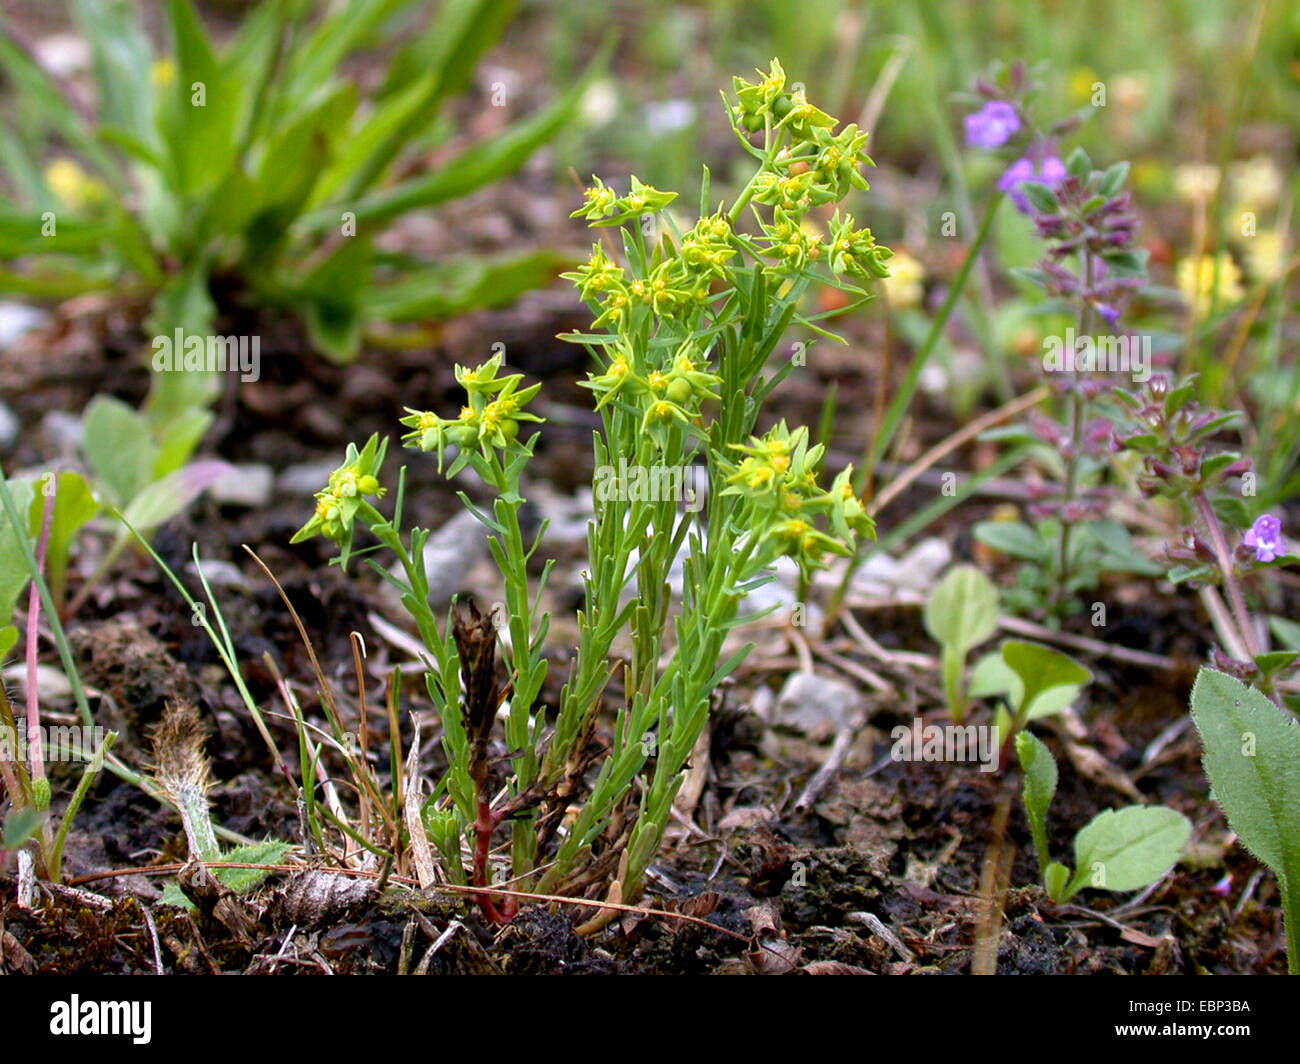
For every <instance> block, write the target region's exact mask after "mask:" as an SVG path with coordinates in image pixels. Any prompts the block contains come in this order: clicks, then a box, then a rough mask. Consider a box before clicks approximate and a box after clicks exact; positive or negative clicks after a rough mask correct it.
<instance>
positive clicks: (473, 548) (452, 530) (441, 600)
mask: <svg viewBox="0 0 1300 1064" xmlns="http://www.w3.org/2000/svg"><path fill="white" fill-rule="evenodd" d="M489 535H491V533H490V532H489V531H488V530H487V529H486V528H484V527H483V525H482V524H480V523H479V520H478V518H476V517H475V516H474V515H473V514H472V513H470V512H469V511H468V510H462V511H460V512H459V513H458V514H457V515H456V516H455V517H453V518H452V519H451V520H450V521H448V522H447V523H446V524H445V525H443V526H442V527H441V528H439V529H438V530H437V531H436V532H434V533H433V535H431V536H430V537H429V541H428V542H427V543H425V545H424V570H425V572H426V573H427V574H428V577H429V604H430V605H431V606H433V607H435V608H437V607H441V606H446V605H447V603H449V602H450V601H451V599H452V596H453V595H455V594H456V592H457V591H459V590H460V589H461V585H462V584H463V582H464V580H465V574H466V573H468V572H469V571H470V569H472V568H473V567H474V566H475V565H477V564H478V563H479V562H480V561H482V560H483V559H484V558H486V557H487V556H488V536H489ZM393 572H394V573H395V574H396V575H398V576H401V577H402V579H405V574H403V573H402V571H401V566H400V565H398V566H394V567H393Z"/></svg>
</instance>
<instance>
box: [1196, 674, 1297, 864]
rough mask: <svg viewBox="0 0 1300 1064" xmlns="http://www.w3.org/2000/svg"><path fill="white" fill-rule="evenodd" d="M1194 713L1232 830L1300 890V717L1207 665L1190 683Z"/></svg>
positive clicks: (1210, 773) (1207, 770)
mask: <svg viewBox="0 0 1300 1064" xmlns="http://www.w3.org/2000/svg"><path fill="white" fill-rule="evenodd" d="M1192 720H1193V722H1194V723H1195V724H1196V730H1197V731H1199V732H1200V733H1201V743H1202V745H1203V746H1204V748H1205V756H1204V759H1203V762H1204V765H1205V774H1206V775H1207V776H1209V778H1210V784H1211V786H1212V787H1213V788H1214V797H1215V798H1216V799H1217V800H1218V802H1219V804H1220V805H1221V806H1223V812H1224V814H1225V815H1226V816H1227V818H1228V823H1229V825H1231V827H1232V830H1233V831H1235V832H1236V833H1237V835H1238V836H1239V837H1240V838H1241V841H1242V843H1243V844H1244V845H1245V846H1246V848H1247V849H1248V850H1250V851H1251V853H1253V854H1255V856H1256V857H1258V858H1259V859H1260V860H1261V861H1263V862H1264V863H1265V864H1266V865H1268V866H1269V867H1270V868H1272V869H1273V871H1274V872H1276V873H1277V874H1278V876H1279V878H1280V879H1282V880H1284V881H1285V884H1284V889H1285V885H1286V884H1290V885H1293V886H1294V889H1300V722H1298V721H1297V720H1296V718H1295V717H1293V716H1291V715H1290V714H1288V713H1285V712H1283V711H1282V710H1281V709H1278V707H1277V706H1275V705H1274V704H1273V703H1272V702H1270V701H1269V700H1268V698H1267V697H1265V696H1264V695H1263V694H1261V693H1260V692H1259V691H1257V690H1255V689H1254V688H1253V687H1247V686H1246V685H1245V684H1244V683H1242V682H1241V681H1240V680H1238V679H1236V678H1234V677H1232V676H1228V675H1227V674H1226V673H1222V672H1218V671H1216V670H1214V669H1208V668H1204V669H1201V671H1200V673H1199V674H1198V675H1197V677H1196V684H1195V686H1193V688H1192Z"/></svg>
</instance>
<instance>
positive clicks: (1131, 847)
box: [1065, 805, 1192, 898]
mask: <svg viewBox="0 0 1300 1064" xmlns="http://www.w3.org/2000/svg"><path fill="white" fill-rule="evenodd" d="M1191 834H1192V825H1191V823H1190V822H1189V821H1188V819H1187V818H1186V817H1185V816H1183V814H1182V813H1179V812H1176V811H1175V810H1173V809H1166V808H1165V807H1164V806H1158V805H1130V806H1128V807H1127V808H1124V809H1121V810H1119V811H1118V812H1116V811H1115V810H1114V809H1107V810H1106V811H1105V812H1103V813H1099V814H1098V815H1097V816H1095V817H1093V818H1092V820H1091V821H1090V822H1089V823H1088V824H1087V825H1086V826H1085V827H1084V828H1083V829H1082V830H1080V832H1079V834H1078V835H1076V836H1075V837H1074V858H1075V873H1074V879H1073V881H1072V882H1071V883H1070V886H1069V887H1068V888H1067V889H1066V892H1065V896H1066V898H1070V897H1073V896H1074V895H1075V894H1077V893H1078V892H1079V891H1080V890H1082V889H1083V888H1084V887H1093V888H1096V889H1098V890H1113V891H1120V892H1123V891H1128V890H1141V889H1142V888H1143V887H1146V886H1150V885H1151V884H1152V883H1154V882H1155V881H1156V880H1157V879H1159V878H1160V877H1161V876H1163V875H1164V874H1165V873H1166V872H1168V871H1169V869H1170V868H1172V867H1173V865H1174V863H1175V862H1176V861H1177V860H1178V858H1179V857H1181V856H1182V853H1183V848H1184V847H1185V846H1186V845H1187V840H1188V839H1189V838H1190V837H1191Z"/></svg>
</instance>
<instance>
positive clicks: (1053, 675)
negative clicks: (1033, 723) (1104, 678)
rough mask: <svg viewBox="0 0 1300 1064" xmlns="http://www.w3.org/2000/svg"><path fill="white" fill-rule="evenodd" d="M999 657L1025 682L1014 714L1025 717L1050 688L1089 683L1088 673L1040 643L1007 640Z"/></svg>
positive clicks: (1067, 658)
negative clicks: (1021, 696)
mask: <svg viewBox="0 0 1300 1064" xmlns="http://www.w3.org/2000/svg"><path fill="white" fill-rule="evenodd" d="M1002 660H1003V661H1005V662H1006V663H1007V665H1008V667H1009V668H1010V669H1011V670H1012V671H1013V672H1014V673H1015V674H1016V675H1017V676H1019V677H1020V679H1021V682H1022V683H1024V685H1025V691H1024V697H1023V699H1022V700H1021V702H1020V704H1019V706H1018V707H1017V715H1018V716H1019V717H1020V718H1021V719H1022V720H1023V719H1027V718H1028V715H1029V713H1030V711H1031V710H1032V709H1033V708H1034V702H1035V701H1036V700H1037V699H1038V697H1039V695H1041V694H1043V693H1044V692H1045V691H1050V690H1051V689H1052V688H1054V687H1063V686H1066V685H1073V686H1075V687H1079V686H1082V685H1083V684H1088V683H1091V682H1092V673H1091V672H1089V671H1088V670H1087V669H1085V668H1084V667H1083V666H1082V665H1080V664H1079V663H1078V662H1077V661H1075V660H1074V659H1073V658H1072V657H1070V656H1069V655H1066V654H1062V653H1061V652H1060V651H1059V650H1053V649H1052V648H1051V647H1045V646H1043V645H1042V644H1041V643H1027V642H1025V641H1024V640H1021V639H1010V640H1008V641H1007V642H1005V643H1003V644H1002Z"/></svg>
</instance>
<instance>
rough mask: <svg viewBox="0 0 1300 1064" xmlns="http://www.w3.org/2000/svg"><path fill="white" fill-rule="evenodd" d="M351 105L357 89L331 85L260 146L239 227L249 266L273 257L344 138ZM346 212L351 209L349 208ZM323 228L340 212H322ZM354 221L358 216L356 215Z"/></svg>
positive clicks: (335, 221)
mask: <svg viewBox="0 0 1300 1064" xmlns="http://www.w3.org/2000/svg"><path fill="white" fill-rule="evenodd" d="M356 106H357V87H356V86H355V85H353V84H342V85H337V86H335V87H334V88H332V89H331V90H329V91H328V92H325V93H324V94H323V95H321V96H320V97H319V98H317V99H315V100H314V102H312V103H311V104H310V105H309V106H306V107H305V108H304V109H303V110H302V112H301V113H300V114H298V115H297V117H296V118H295V119H294V120H293V121H292V122H291V123H290V124H289V125H287V126H285V127H284V128H283V129H281V130H279V131H278V132H277V133H276V134H275V135H274V136H273V137H271V138H270V139H269V140H268V141H267V143H266V145H265V147H264V148H263V152H262V156H261V160H260V165H259V166H258V167H257V168H256V172H255V173H254V174H253V175H252V187H253V203H254V204H255V205H254V206H253V207H252V208H251V209H250V212H249V221H248V223H247V224H246V226H245V229H244V238H245V240H246V241H247V242H248V258H249V261H250V264H251V266H252V267H253V268H258V267H260V266H262V265H263V264H264V262H265V261H267V260H270V259H271V258H273V253H274V252H275V251H276V249H277V248H278V247H279V246H280V244H281V242H282V240H283V239H284V238H285V236H286V234H287V232H288V230H289V227H290V226H291V225H293V224H294V223H295V222H297V221H298V218H299V215H300V213H301V212H302V209H303V206H304V205H305V204H306V203H307V202H308V201H309V199H310V198H311V194H312V190H313V189H314V188H315V187H316V182H317V181H318V180H319V179H320V176H321V174H322V173H324V172H325V170H326V168H327V167H328V166H329V164H330V161H331V160H332V159H333V157H334V150H335V145H336V143H338V142H339V141H340V140H341V139H342V138H343V137H345V136H346V133H347V130H348V127H349V125H350V123H351V120H352V114H353V112H354V111H355V110H356ZM347 209H349V210H352V209H354V208H353V206H352V205H351V204H349V205H348V208H347ZM327 214H328V223H327V225H328V227H336V226H338V225H340V224H341V218H340V211H339V210H338V209H332V210H329V211H328V212H327ZM357 218H358V220H360V219H361V215H360V213H359V211H358V213H357Z"/></svg>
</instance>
